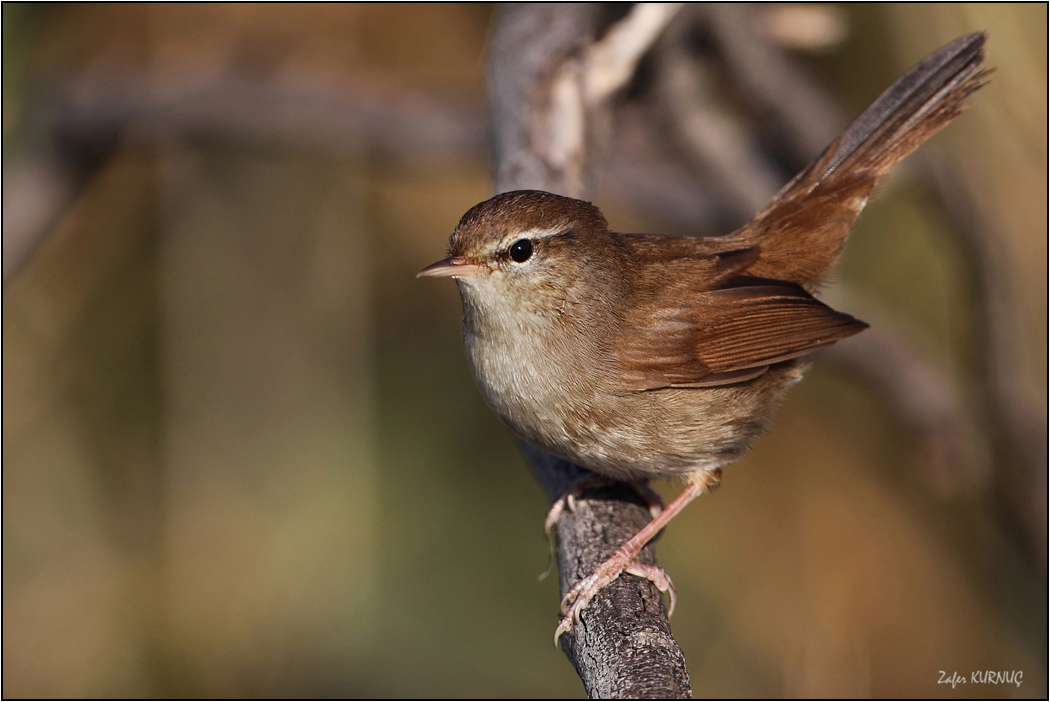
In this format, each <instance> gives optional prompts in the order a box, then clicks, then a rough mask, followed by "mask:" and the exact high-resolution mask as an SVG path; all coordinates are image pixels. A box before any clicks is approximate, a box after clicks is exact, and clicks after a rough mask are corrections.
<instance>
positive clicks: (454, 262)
mask: <svg viewBox="0 0 1050 702" xmlns="http://www.w3.org/2000/svg"><path fill="white" fill-rule="evenodd" d="M481 269H482V266H481V265H480V264H477V263H468V262H467V260H466V259H465V258H463V257H462V256H449V257H448V258H446V259H443V260H441V261H438V262H437V263H432V264H430V265H429V266H427V267H426V268H424V269H423V270H421V271H420V272H419V273H416V277H417V278H447V277H449V276H451V277H453V278H462V277H464V276H469V275H476V274H477V273H478V272H480V271H481Z"/></svg>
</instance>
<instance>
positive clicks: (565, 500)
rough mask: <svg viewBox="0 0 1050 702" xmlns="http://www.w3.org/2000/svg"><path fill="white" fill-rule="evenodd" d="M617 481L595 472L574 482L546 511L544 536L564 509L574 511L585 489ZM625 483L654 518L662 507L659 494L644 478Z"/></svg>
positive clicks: (548, 533) (662, 502)
mask: <svg viewBox="0 0 1050 702" xmlns="http://www.w3.org/2000/svg"><path fill="white" fill-rule="evenodd" d="M617 482H619V481H618V480H613V479H612V478H606V477H605V476H603V475H598V474H597V473H589V474H588V475H585V476H583V477H582V478H580V479H579V480H577V481H576V482H574V483H573V484H572V485H570V486H569V489H568V490H566V491H565V493H564V494H563V495H562V496H561V497H559V498H558V499H557V500H555V501H554V504H552V505H551V508H550V510H548V511H547V518H546V519H545V520H543V534H544V536H546V537H547V538H548V539H550V538H551V531H552V530H553V529H554V527H555V525H556V524H557V523H558V522H559V521H561V515H562V513H563V512H565V510H566V509H568V510H569V511H570V512H575V511H576V498H578V497H579V496H580V495H582V494H583V493H584V492H585V491H586V490H590V489H591V488H597V487H606V486H609V485H613V484H615V483H617ZM627 484H628V485H630V486H631V487H632V488H634V491H635V492H636V493H637V494H638V496H639V497H641V498H642V500H644V501H645V506H646V507H648V508H649V514H650V515H651V516H652V517H653V518H656V516H657V515H658V514H660V512H661V510H663V508H664V501H663V499H662V498H661V497H660V495H659V494H657V492H656V490H653V489H652V488H651V487H649V483H648V481H645V480H632V481H631V482H629V483H627Z"/></svg>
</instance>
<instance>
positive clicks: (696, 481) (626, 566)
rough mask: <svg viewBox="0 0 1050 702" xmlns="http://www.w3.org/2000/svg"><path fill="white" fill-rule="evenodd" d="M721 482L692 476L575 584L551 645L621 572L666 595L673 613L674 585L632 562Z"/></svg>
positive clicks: (716, 476)
mask: <svg viewBox="0 0 1050 702" xmlns="http://www.w3.org/2000/svg"><path fill="white" fill-rule="evenodd" d="M721 479H722V471H721V470H712V471H700V472H698V473H696V474H695V475H694V476H692V480H691V481H690V483H689V486H688V487H686V489H685V490H683V491H682V493H681V494H680V495H679V496H678V497H676V498H675V499H674V500H673V501H672V502H671V504H669V505H667V507H666V508H665V509H664V510H663V511H662V512H660V514H659V515H657V516H656V517H655V518H654V519H653V520H652V521H651V522H649V523H648V524H647V525H645V527H644V528H642V530H641V531H639V532H638V533H637V534H635V535H634V536H633V537H631V538H630V539H628V540H627V541H626V542H625V543H624V544H623V545H622V546H620V548H618V549H616V552H615V553H613V555H612V557H610V558H609V560H607V561H605V562H604V563H602V564H601V565H599V566H598V568H597V569H596V570H595V571H594V572H593V573H591V574H590V575H589V576H587V577H586V578H584V579H583V580H581V581H580V582H578V583H576V585H574V586H573V588H572V589H571V590H569V592H568V594H566V595H565V598H564V599H563V600H562V601H561V613H562V615H563V616H562V619H561V622H559V623H558V628H557V629H555V631H554V645H555V646H557V645H558V639H559V638H561V635H562V634H564V633H565V632H567V631H569V630H570V629H571V628H572V627H573V625H574V624H576V623H578V622H579V621H580V613H581V612H582V611H583V610H584V609H586V608H587V605H588V604H590V602H591V600H592V599H593V598H594V596H595V595H596V594H598V591H599V590H601V589H602V588H603V587H605V586H606V585H608V584H609V583H611V582H612V581H613V580H615V579H616V578H617V577H618V576H619V575H620V573H623V572H624V571H626V572H628V573H630V574H631V575H637V576H639V577H641V578H645V579H646V580H650V581H652V582H653V584H655V585H656V587H657V588H658V589H659V590H660V591H661V592H668V593H670V595H671V610H672V611H673V610H674V605H675V600H676V599H677V598H676V597H675V591H674V585H673V584H672V583H671V579H670V578H668V577H667V574H666V573H665V572H664V571H663V569H661V568H659V567H657V566H648V565H644V564H641V563H635V562H634V559H635V558H637V557H638V554H639V553H640V552H641V550H642V548H644V547H645V545H646V544H647V543H649V542H650V541H652V540H653V538H654V537H655V536H656V535H657V534H659V533H660V530H661V529H663V528H664V527H665V526H667V523H668V522H670V521H671V520H672V519H673V518H674V517H675V515H677V514H678V513H679V512H681V511H682V509H684V508H685V506H686V505H687V504H689V503H690V502H692V501H693V500H695V499H696V498H697V497H699V496H700V495H703V494H704V493H705V492H711V491H712V490H714V489H715V488H716V487H718V484H719V482H721Z"/></svg>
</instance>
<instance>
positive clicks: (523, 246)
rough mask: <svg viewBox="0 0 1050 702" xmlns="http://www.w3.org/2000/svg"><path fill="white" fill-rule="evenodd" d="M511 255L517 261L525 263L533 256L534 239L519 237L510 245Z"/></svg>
mask: <svg viewBox="0 0 1050 702" xmlns="http://www.w3.org/2000/svg"><path fill="white" fill-rule="evenodd" d="M510 257H511V259H512V260H513V261H515V262H517V263H525V262H526V261H528V260H529V259H530V258H532V241H531V240H529V239H518V240H517V241H515V242H514V243H513V244H511V245H510Z"/></svg>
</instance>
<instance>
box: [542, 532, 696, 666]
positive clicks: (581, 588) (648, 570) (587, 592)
mask: <svg viewBox="0 0 1050 702" xmlns="http://www.w3.org/2000/svg"><path fill="white" fill-rule="evenodd" d="M635 555H637V554H635ZM624 572H626V573H628V574H630V575H636V576H638V577H639V578H645V579H646V580H648V581H650V582H651V583H653V585H655V586H656V589H657V590H659V591H660V592H666V593H668V595H669V596H670V599H671V603H670V607H669V608H668V611H667V616H671V614H672V613H673V612H674V608H675V605H676V604H677V603H678V593H677V592H676V591H675V587H674V583H673V582H671V578H670V576H668V575H667V573H666V572H664V569H663V568H660V567H659V566H654V565H645V564H644V563H636V562H635V561H634V556H633V555H632V556H628V555H627V554H624V553H621V552H620V551H617V552H616V553H614V554H613V556H612V558H610V559H609V560H607V561H605V562H604V563H602V564H601V565H600V566H598V568H597V570H595V571H594V572H593V573H591V574H590V575H589V576H587V577H586V578H584V579H583V580H581V581H580V582H578V583H576V585H574V586H573V588H572V589H571V590H569V592H567V593H566V594H565V597H564V598H562V601H561V614H562V618H561V621H560V622H558V628H556V629H555V630H554V647H555V648H557V647H558V641H559V640H560V639H561V635H562V634H566V633H568V632H569V631H570V630H571V629H572V627H574V626H575V625H577V624H579V623H580V614H581V613H582V612H583V610H585V609H586V608H587V605H589V604H590V603H591V600H593V599H594V596H595V595H597V594H598V592H600V591H601V589H602V588H604V587H605V586H606V585H608V584H609V583H611V582H612V581H613V580H616V578H618V577H619V576H620V573H624Z"/></svg>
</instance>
